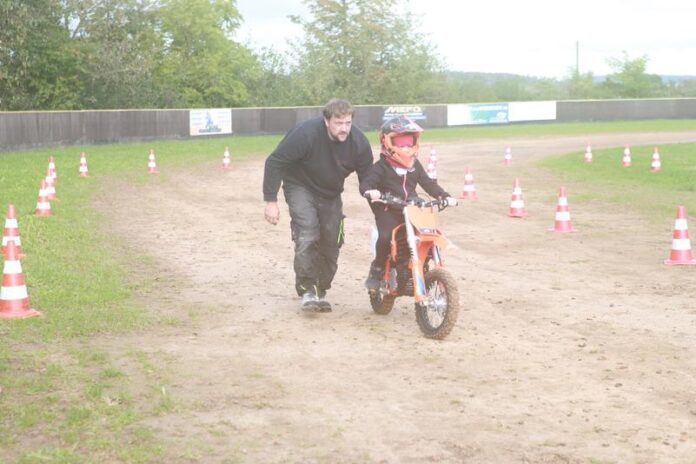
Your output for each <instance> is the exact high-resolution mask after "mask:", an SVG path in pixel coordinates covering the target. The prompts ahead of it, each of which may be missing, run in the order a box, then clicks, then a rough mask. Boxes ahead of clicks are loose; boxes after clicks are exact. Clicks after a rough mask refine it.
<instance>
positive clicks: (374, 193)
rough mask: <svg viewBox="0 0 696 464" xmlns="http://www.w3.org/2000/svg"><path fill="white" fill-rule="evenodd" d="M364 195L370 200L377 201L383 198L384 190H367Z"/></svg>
mask: <svg viewBox="0 0 696 464" xmlns="http://www.w3.org/2000/svg"><path fill="white" fill-rule="evenodd" d="M363 196H364V197H365V198H367V199H369V200H370V201H377V200H379V199H380V198H382V192H380V191H379V190H366V191H365V193H363Z"/></svg>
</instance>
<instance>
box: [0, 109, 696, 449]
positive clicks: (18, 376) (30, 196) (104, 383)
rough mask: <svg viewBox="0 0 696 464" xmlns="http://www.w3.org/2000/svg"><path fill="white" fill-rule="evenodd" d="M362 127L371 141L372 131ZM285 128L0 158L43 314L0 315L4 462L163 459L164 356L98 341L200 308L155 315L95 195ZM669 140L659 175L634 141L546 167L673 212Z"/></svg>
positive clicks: (265, 149)
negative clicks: (44, 213) (53, 195)
mask: <svg viewBox="0 0 696 464" xmlns="http://www.w3.org/2000/svg"><path fill="white" fill-rule="evenodd" d="M694 126H695V123H694V121H636V122H616V123H591V124H525V125H514V126H494V127H462V128H451V129H428V130H427V132H426V133H425V135H424V139H425V140H427V141H455V140H469V139H475V138H502V137H520V136H526V137H536V136H539V137H540V136H544V135H577V134H591V133H607V132H631V131H636V132H640V131H651V132H656V131H668V130H669V131H671V130H686V129H691V128H693V127H694ZM367 135H368V137H369V138H370V140H371V141H372V143H374V144H376V143H377V142H376V134H375V132H374V131H373V132H368V134H367ZM281 137H282V136H281V135H269V136H261V137H238V136H233V137H223V138H217V137H215V138H192V139H188V140H173V141H172V140H169V141H152V142H148V143H129V144H113V145H85V146H57V147H52V148H41V149H35V150H26V151H21V152H9V153H0V210H1V211H2V213H3V214H4V212H5V210H6V207H7V205H8V204H14V205H15V206H16V208H17V212H18V216H19V232H20V235H21V239H22V248H23V251H24V253H25V255H26V256H25V257H24V258H23V259H22V269H23V273H24V275H25V278H26V282H27V288H28V291H29V299H30V302H31V305H32V307H34V308H36V309H38V310H39V311H41V312H42V313H43V315H44V317H42V318H31V319H26V320H11V321H8V320H0V340H2V343H0V387H1V388H2V392H0V462H5V461H10V460H11V462H20V463H43V462H53V463H80V462H96V461H100V460H101V461H105V462H136V463H137V462H151V461H153V460H155V461H156V460H161V459H162V456H165V455H166V453H165V451H163V448H162V446H161V445H160V444H159V443H158V441H157V439H156V437H155V436H154V434H153V432H152V431H151V430H150V429H148V428H147V427H143V426H142V425H141V423H142V420H143V419H145V418H152V417H156V416H158V415H162V414H167V413H169V412H172V411H176V410H177V409H178V408H179V407H180V405H179V403H178V401H177V398H174V397H172V396H171V394H170V392H169V388H168V387H167V385H169V384H170V382H168V380H167V377H168V373H167V372H166V371H165V369H166V364H165V365H164V366H163V365H162V360H161V359H157V360H150V359H149V358H148V356H147V355H146V354H144V353H141V352H135V353H132V354H131V357H132V358H133V359H132V360H131V361H132V365H134V366H135V367H131V368H130V370H124V369H122V368H120V367H119V366H120V363H121V362H122V361H123V360H121V359H113V358H112V356H113V355H111V354H109V353H106V352H101V351H96V352H95V351H94V350H93V349H92V347H91V346H90V341H91V340H92V339H94V338H95V337H99V336H100V335H102V334H110V335H118V334H123V333H129V332H133V331H147V330H149V329H151V328H153V327H166V326H170V325H175V324H177V323H186V321H190V320H191V319H192V318H193V316H191V315H189V314H188V313H187V311H186V310H185V308H182V311H181V312H182V315H181V318H182V320H183V321H180V320H174V319H172V316H171V315H167V316H161V317H160V316H158V315H156V314H151V313H150V312H148V310H147V308H144V307H142V306H141V304H139V303H138V300H136V299H135V298H134V295H135V294H137V292H139V291H141V290H147V289H148V287H150V286H153V285H154V281H152V280H147V279H145V280H143V281H139V282H134V281H132V280H131V278H130V277H129V276H130V275H131V271H132V268H139V269H141V271H142V270H143V269H144V270H145V271H148V270H151V271H153V272H139V273H138V275H139V276H143V275H155V274H156V272H155V271H156V269H155V268H154V264H153V262H152V260H151V258H150V257H148V256H132V255H131V254H129V252H128V247H127V246H125V245H126V244H125V243H122V242H119V241H118V239H117V238H115V237H113V236H111V235H110V234H109V233H108V231H107V230H105V228H104V218H105V217H104V215H105V214H107V212H103V211H98V210H96V209H95V208H94V203H93V199H94V197H95V195H97V194H98V193H100V192H101V189H104V188H106V186H107V185H108V182H105V180H107V179H109V178H111V177H118V178H120V179H125V180H126V181H128V182H132V183H135V184H145V183H146V182H148V181H149V180H150V178H149V176H148V174H147V173H146V168H147V154H148V152H149V149H150V148H154V149H155V153H156V155H157V164H158V167H159V168H160V170H161V171H162V172H163V173H162V174H161V175H160V178H163V179H165V180H166V172H167V168H170V167H177V166H186V165H192V164H196V163H202V162H206V161H209V162H216V163H221V161H222V152H223V149H224V146H225V145H228V146H229V147H230V152H231V157H232V163H233V164H234V163H235V162H238V161H240V160H244V159H247V158H250V157H261V156H266V155H267V154H268V153H270V151H272V149H273V148H274V147H275V145H276V144H277V143H278V141H279V140H280V138H281ZM662 148H663V152H662V153H663V166H664V170H663V172H662V173H660V174H652V173H649V172H648V166H649V156H650V154H651V151H650V147H635V148H634V165H635V167H634V168H631V169H630V170H624V169H622V168H621V167H620V156H621V150H604V151H597V152H596V153H595V162H594V163H593V164H592V165H585V164H584V163H582V153H573V154H569V155H564V156H559V157H556V158H552V159H548V160H547V161H544V163H543V164H542V165H543V166H544V167H545V168H548V169H553V170H554V171H555V172H557V173H559V175H561V176H567V177H568V178H569V179H573V180H574V181H576V182H583V183H585V184H586V186H587V189H585V191H586V192H588V193H586V194H585V195H587V198H588V199H593V198H597V199H602V200H609V201H618V202H625V203H626V204H628V205H636V206H637V205H641V206H642V205H653V206H654V207H660V208H669V209H673V208H674V205H675V201H677V200H679V201H683V202H686V201H690V202H691V204H693V199H694V185H696V182H694V180H695V179H694V169H693V166H692V163H689V157H690V156H692V155H690V153H693V152H694V147H693V146H687V145H683V146H678V145H674V146H669V147H667V146H665V147H662ZM81 151H85V152H86V154H87V161H88V166H89V173H90V177H89V178H80V177H79V176H78V167H79V153H80V152H81ZM49 156H54V157H55V161H56V165H57V170H58V184H57V194H58V198H59V200H58V201H54V202H52V209H53V212H54V215H53V216H52V217H47V218H42V217H36V216H34V214H33V213H34V209H35V207H36V200H37V196H38V188H39V183H40V180H41V178H42V177H43V176H45V173H46V167H47V163H48V157H49ZM594 185H597V186H600V187H598V188H597V191H594V189H593V188H591V186H594ZM601 186H606V187H608V188H606V187H601ZM615 187H617V188H615ZM618 187H622V188H621V189H619V188H618ZM259 190H260V187H259ZM624 191H627V193H623V192H624ZM607 192H608V193H607ZM105 193H107V194H108V192H105ZM259 198H260V191H259ZM574 198H575V197H574ZM664 205H667V206H664ZM653 206H650V207H653ZM687 209H689V207H688V206H687ZM692 209H694V211H696V208H692ZM672 214H673V213H672ZM132 376H138V379H139V383H142V382H143V380H142V379H144V382H145V383H146V385H147V386H148V388H147V390H146V391H144V392H143V391H134V390H133V385H132V384H131V381H132V380H133V379H132ZM259 407H265V406H264V405H263V404H259ZM37 437H38V438H37Z"/></svg>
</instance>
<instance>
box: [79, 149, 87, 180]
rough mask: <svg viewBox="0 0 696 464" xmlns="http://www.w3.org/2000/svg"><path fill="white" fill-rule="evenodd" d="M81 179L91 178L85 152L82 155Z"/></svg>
mask: <svg viewBox="0 0 696 464" xmlns="http://www.w3.org/2000/svg"><path fill="white" fill-rule="evenodd" d="M80 177H89V169H87V156H86V155H85V152H84V151H83V152H81V153H80Z"/></svg>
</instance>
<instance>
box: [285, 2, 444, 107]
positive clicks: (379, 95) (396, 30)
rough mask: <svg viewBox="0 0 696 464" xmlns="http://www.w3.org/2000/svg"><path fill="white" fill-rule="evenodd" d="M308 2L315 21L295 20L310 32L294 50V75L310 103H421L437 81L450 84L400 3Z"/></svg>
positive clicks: (310, 19)
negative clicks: (342, 100)
mask: <svg viewBox="0 0 696 464" xmlns="http://www.w3.org/2000/svg"><path fill="white" fill-rule="evenodd" d="M304 3H305V4H306V5H307V7H308V9H309V12H310V15H311V17H310V18H309V19H303V18H300V17H296V16H295V17H292V18H291V19H292V20H293V21H294V22H295V23H297V24H300V25H301V26H302V27H303V29H304V32H305V37H304V39H303V40H301V41H300V42H299V43H298V44H296V46H295V48H294V54H295V55H294V58H295V62H296V66H295V67H294V72H293V75H294V76H296V77H297V78H298V79H299V82H302V83H303V86H302V87H301V89H300V92H301V95H302V98H303V101H305V102H306V104H315V105H318V104H323V103H324V102H325V101H326V100H328V99H329V98H331V97H334V96H341V97H345V98H348V99H349V100H351V101H352V102H354V103H359V104H377V103H405V102H421V101H424V100H425V99H427V96H428V95H429V94H431V93H432V88H433V83H434V82H444V76H443V75H442V74H441V73H440V71H441V68H442V66H441V65H440V61H439V59H438V57H437V55H436V54H435V53H434V52H433V47H432V46H431V45H430V44H428V43H427V41H426V40H424V38H423V36H422V34H420V33H419V32H417V31H416V29H415V27H414V25H413V23H412V22H411V20H410V18H409V16H408V15H407V11H406V9H405V8H404V7H403V6H402V3H401V2H400V1H398V0H304ZM399 12H403V14H401V13H399Z"/></svg>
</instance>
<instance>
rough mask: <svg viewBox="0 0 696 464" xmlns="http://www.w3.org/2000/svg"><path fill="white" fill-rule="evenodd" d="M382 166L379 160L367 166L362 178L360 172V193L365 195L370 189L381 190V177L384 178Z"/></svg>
mask: <svg viewBox="0 0 696 464" xmlns="http://www.w3.org/2000/svg"><path fill="white" fill-rule="evenodd" d="M381 173H382V168H381V165H380V163H379V161H378V162H376V163H375V164H372V165H370V166H368V167H367V169H366V171H365V173H364V174H363V176H362V178H361V177H360V174H358V179H360V186H359V188H358V189H359V190H360V195H364V194H365V192H367V191H368V190H379V185H380V179H381V178H382V174H381Z"/></svg>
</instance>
